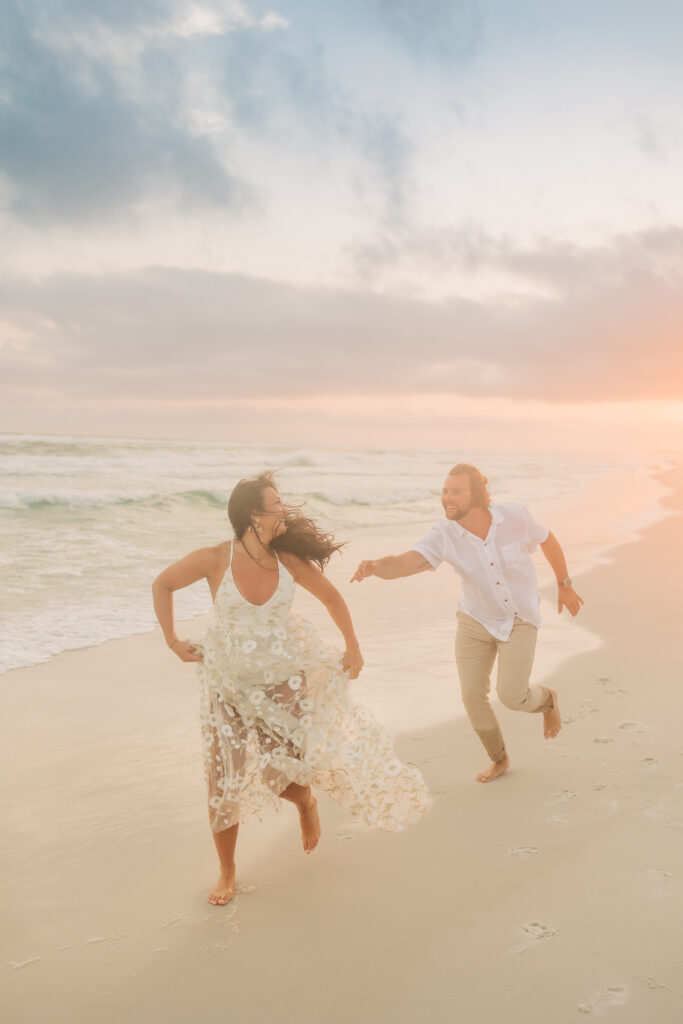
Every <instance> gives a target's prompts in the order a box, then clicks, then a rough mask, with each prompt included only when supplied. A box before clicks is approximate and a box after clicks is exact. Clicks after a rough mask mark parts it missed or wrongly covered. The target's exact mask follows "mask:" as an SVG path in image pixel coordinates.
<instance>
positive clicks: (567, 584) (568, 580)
mask: <svg viewBox="0 0 683 1024" xmlns="http://www.w3.org/2000/svg"><path fill="white" fill-rule="evenodd" d="M573 582H574V581H573V580H572V578H571V576H567V578H566V580H559V582H558V584H557V585H558V587H571V586H572V585H573Z"/></svg>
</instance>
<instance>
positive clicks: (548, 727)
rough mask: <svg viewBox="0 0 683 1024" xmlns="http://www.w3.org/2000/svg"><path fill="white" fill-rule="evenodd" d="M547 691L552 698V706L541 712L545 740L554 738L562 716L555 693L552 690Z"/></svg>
mask: <svg viewBox="0 0 683 1024" xmlns="http://www.w3.org/2000/svg"><path fill="white" fill-rule="evenodd" d="M549 692H550V696H551V697H552V698H553V706H552V708H551V710H550V711H544V712H543V735H544V736H545V738H546V739H547V740H554V739H555V737H556V736H557V734H558V732H559V731H560V729H561V728H562V716H561V715H560V709H559V707H558V704H557V694H556V693H555V691H554V690H550V691H549Z"/></svg>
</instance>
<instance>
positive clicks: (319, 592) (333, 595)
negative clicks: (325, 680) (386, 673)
mask: <svg viewBox="0 0 683 1024" xmlns="http://www.w3.org/2000/svg"><path fill="white" fill-rule="evenodd" d="M282 561H283V562H284V563H285V565H286V566H287V568H288V570H289V571H290V572H291V574H292V576H293V577H294V580H295V581H296V582H297V583H298V584H299V586H302V587H303V588H304V590H307V591H308V592H309V594H313V597H317V598H318V600H319V601H320V602H322V604H324V605H325V607H326V608H327V611H328V613H329V616H330V618H331V619H332V621H333V622H334V624H335V626H336V627H337V629H338V630H339V632H340V633H341V635H342V636H343V637H344V643H345V644H346V650H345V652H344V659H343V662H342V664H343V666H344V668H345V669H348V670H349V674H350V678H351V679H357V678H358V675H359V673H360V670H361V669H362V667H363V656H362V654H361V653H360V647H359V646H358V640H357V639H356V634H355V632H354V629H353V622H352V621H351V613H350V611H349V608H348V605H347V603H346V601H345V600H344V598H343V597H342V596H341V594H340V593H339V591H338V590H337V588H336V587H335V586H334V584H332V583H330V581H329V580H328V579H327V577H326V576H325V575H323V573H322V572H321V571H320V569H319V568H318V566H317V565H315V564H314V563H313V562H307V561H306V560H305V559H303V558H299V557H298V555H292V554H290V553H287V554H286V555H285V554H283V555H282Z"/></svg>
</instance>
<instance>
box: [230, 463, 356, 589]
mask: <svg viewBox="0 0 683 1024" xmlns="http://www.w3.org/2000/svg"><path fill="white" fill-rule="evenodd" d="M267 487H273V488H275V490H277V485H276V483H275V480H274V479H273V475H272V473H267V472H266V473H259V474H258V476H253V477H250V478H249V479H247V480H240V481H239V483H237V484H236V485H235V487H234V488H233V490H232V494H231V495H230V498H229V499H228V518H229V520H230V523H231V525H232V528H233V530H234V532H235V537H237V539H238V540H241V539H242V537H243V536H244V534H245V533H246V531H247V530H248V529H249V527H250V526H251V517H252V515H253V514H254V512H257V513H258V512H265V508H264V505H263V492H264V491H265V489H266V488H267ZM285 527H286V529H285V532H284V533H281V534H280V536H279V537H273V539H272V541H271V543H270V547H271V549H272V550H273V551H285V552H289V553H291V554H293V555H298V556H299V558H303V559H304V560H305V561H307V562H315V563H316V565H318V566H320V568H321V569H324V568H325V566H326V565H327V563H328V562H329V560H330V558H331V557H332V555H333V554H334V553H335V551H339V550H340V549H341V548H343V546H344V545H343V543H341V542H338V541H335V539H334V537H333V536H332V534H331V533H325V532H324V531H323V530H321V529H320V527H319V526H317V524H316V523H314V522H313V520H312V519H309V518H308V517H307V516H305V515H304V514H303V512H302V511H301V509H300V508H299V507H297V506H296V505H285Z"/></svg>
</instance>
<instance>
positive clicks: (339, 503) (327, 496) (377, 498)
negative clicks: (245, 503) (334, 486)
mask: <svg viewBox="0 0 683 1024" xmlns="http://www.w3.org/2000/svg"><path fill="white" fill-rule="evenodd" d="M437 494H438V492H436V491H431V492H430V491H428V490H424V489H421V490H415V491H405V490H401V491H368V492H367V493H365V492H364V493H362V494H359V493H358V492H355V493H353V494H331V493H330V492H328V491H313V492H312V493H311V494H307V495H303V496H302V497H303V498H304V499H305V500H308V501H316V502H321V503H323V504H326V505H334V506H335V507H336V508H352V507H353V506H356V507H360V508H372V507H374V506H377V505H397V506H399V507H406V506H412V505H416V504H420V503H422V502H428V503H429V504H430V505H431V504H434V500H435V497H436V496H437Z"/></svg>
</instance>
